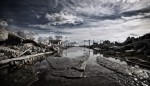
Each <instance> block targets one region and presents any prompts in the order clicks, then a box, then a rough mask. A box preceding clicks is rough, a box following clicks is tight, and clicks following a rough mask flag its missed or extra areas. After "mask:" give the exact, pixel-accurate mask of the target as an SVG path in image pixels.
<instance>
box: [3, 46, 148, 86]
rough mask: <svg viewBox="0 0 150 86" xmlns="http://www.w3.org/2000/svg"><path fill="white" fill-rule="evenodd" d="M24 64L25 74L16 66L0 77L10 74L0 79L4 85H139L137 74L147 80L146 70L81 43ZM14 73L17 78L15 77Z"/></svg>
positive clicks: (146, 82)
mask: <svg viewBox="0 0 150 86" xmlns="http://www.w3.org/2000/svg"><path fill="white" fill-rule="evenodd" d="M27 68H30V70H29V69H28V71H27V74H26V71H25V70H23V72H18V71H20V69H19V70H18V71H16V72H14V73H10V74H6V75H5V76H3V77H10V78H9V79H10V80H2V81H4V82H1V83H2V84H5V85H4V86H20V85H21V84H22V86H141V84H142V83H143V81H140V80H139V81H138V77H136V76H135V75H137V76H138V74H139V77H140V78H142V79H141V80H145V81H144V82H145V83H144V84H146V85H147V84H148V83H149V82H148V81H146V79H148V78H149V76H148V73H149V71H146V70H142V69H140V68H136V67H132V66H128V64H127V63H126V62H125V61H121V60H119V59H115V58H111V57H104V56H103V55H101V54H94V51H93V50H91V49H87V48H82V47H72V48H69V49H66V50H63V51H62V53H60V55H58V56H55V55H54V56H48V57H47V58H45V59H44V60H42V61H38V62H36V63H35V64H34V65H32V66H30V67H26V68H25V69H26V70H27ZM135 71H137V72H138V73H137V74H136V73H135ZM141 71H142V72H141ZM145 71H146V72H145ZM24 72H25V73H24ZM14 74H16V76H17V77H21V79H18V80H16V79H15V75H14ZM133 74H134V77H133ZM11 75H14V76H11ZM140 75H141V76H140ZM22 77H24V78H22ZM7 79H8V78H7ZM14 79H15V80H14ZM135 79H136V80H135ZM11 80H14V81H11ZM19 80H20V81H19ZM21 80H22V81H21ZM23 80H24V81H23ZM6 81H10V82H11V83H10V84H12V85H10V84H6V83H7V82H6ZM16 83H17V84H16ZM146 85H145V86H146ZM147 86H148V85H147Z"/></svg>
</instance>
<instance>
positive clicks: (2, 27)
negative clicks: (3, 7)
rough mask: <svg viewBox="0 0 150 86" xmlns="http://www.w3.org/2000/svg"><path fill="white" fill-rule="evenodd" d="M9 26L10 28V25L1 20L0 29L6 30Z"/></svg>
mask: <svg viewBox="0 0 150 86" xmlns="http://www.w3.org/2000/svg"><path fill="white" fill-rule="evenodd" d="M7 26H8V23H7V22H6V21H3V20H1V19H0V29H5V28H6V27H7Z"/></svg>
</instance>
